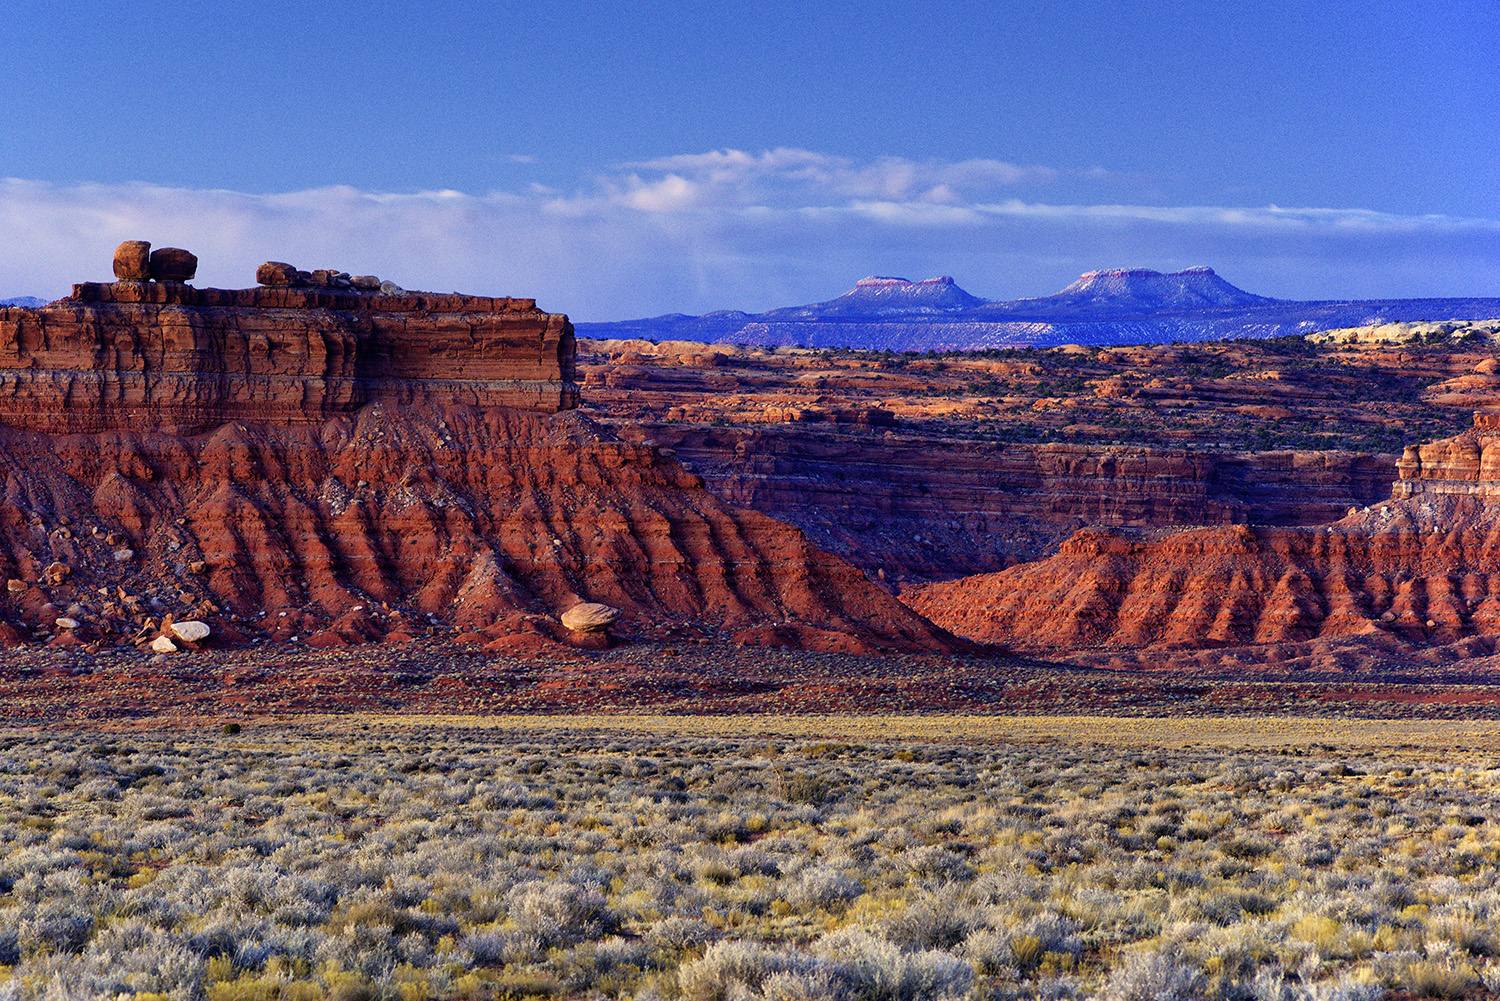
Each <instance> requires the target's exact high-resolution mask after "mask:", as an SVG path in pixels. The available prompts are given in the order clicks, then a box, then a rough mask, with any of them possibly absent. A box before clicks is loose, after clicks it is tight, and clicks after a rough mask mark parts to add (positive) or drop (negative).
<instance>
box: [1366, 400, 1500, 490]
mask: <svg viewBox="0 0 1500 1001" xmlns="http://www.w3.org/2000/svg"><path fill="white" fill-rule="evenodd" d="M1396 466H1397V468H1398V470H1399V471H1400V474H1401V478H1400V479H1399V480H1398V481H1397V482H1396V485H1395V487H1394V489H1393V491H1392V496H1393V497H1396V498H1398V499H1399V498H1407V497H1441V496H1460V497H1495V498H1500V413H1477V414H1475V415H1474V427H1473V428H1472V429H1470V430H1469V431H1467V432H1465V433H1464V434H1461V435H1457V436H1455V437H1452V438H1445V439H1443V440H1442V441H1435V442H1430V443H1428V444H1425V445H1414V446H1410V447H1408V448H1407V449H1406V452H1405V454H1404V455H1402V456H1401V461H1400V462H1398V463H1397V464H1396Z"/></svg>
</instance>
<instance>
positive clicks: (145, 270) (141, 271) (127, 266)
mask: <svg viewBox="0 0 1500 1001" xmlns="http://www.w3.org/2000/svg"><path fill="white" fill-rule="evenodd" d="M115 277H116V278H118V279H120V281H123V282H143V281H147V280H149V279H150V278H151V243H150V241H149V240H126V241H125V242H124V243H122V244H120V245H119V246H118V247H116V248H115Z"/></svg>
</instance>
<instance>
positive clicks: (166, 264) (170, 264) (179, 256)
mask: <svg viewBox="0 0 1500 1001" xmlns="http://www.w3.org/2000/svg"><path fill="white" fill-rule="evenodd" d="M197 273H198V258H197V256H196V255H194V254H190V253H188V252H187V251H186V250H183V249H182V248H180V247H162V248H160V249H159V250H153V251H151V277H152V279H153V280H155V281H159V282H190V281H192V280H193V276H194V275H196V274H197Z"/></svg>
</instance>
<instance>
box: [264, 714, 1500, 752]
mask: <svg viewBox="0 0 1500 1001" xmlns="http://www.w3.org/2000/svg"><path fill="white" fill-rule="evenodd" d="M376 721H378V724H377V725H379V726H383V727H385V726H388V727H396V728H400V729H413V728H426V727H444V728H476V729H480V730H494V731H524V730H538V731H550V730H561V729H565V730H581V731H595V732H600V733H623V734H637V735H653V734H672V735H677V734H681V735H696V736H724V737H744V738H749V737H789V738H808V739H811V738H818V737H823V738H827V739H838V740H851V739H863V740H871V739H880V740H896V741H903V740H905V741H934V740H941V741H960V742H969V741H974V742H992V743H1017V744H1027V743H1044V742H1048V741H1061V742H1065V743H1080V744H1100V745H1103V746H1106V747H1151V748H1204V749H1213V750H1231V749H1233V750H1252V749H1276V750H1279V749H1283V748H1292V749H1296V748H1305V749H1312V748H1319V749H1324V750H1330V751H1332V750H1339V751H1368V752H1420V753H1423V754H1432V753H1442V752H1447V751H1452V752H1455V753H1461V754H1467V753H1473V752H1486V753H1500V721H1491V720H1477V721H1476V720H1423V719H1343V718H1335V719H1329V718H1313V717H1288V716H1258V717H1245V716H1234V717H1207V716H1204V717H1196V716H1171V717H1166V716H1157V717H1142V716H1130V717H1121V716H978V715H947V714H923V715H913V714H892V715H886V716H854V715H839V714H829V715H815V716H814V715H808V716H787V715H780V716H776V715H734V716H661V715H652V714H582V713H580V714H566V715H563V714H532V715H504V716H464V715H430V716H429V715H399V714H398V715H391V716H379V717H358V716H356V717H352V718H351V717H347V716H329V717H321V718H318V717H313V718H307V719H306V720H305V723H306V724H308V725H314V726H318V727H327V728H331V729H337V730H350V729H356V730H357V729H358V728H359V727H362V726H366V725H369V724H370V723H372V722H376ZM272 725H274V726H280V725H282V724H280V723H276V724H272Z"/></svg>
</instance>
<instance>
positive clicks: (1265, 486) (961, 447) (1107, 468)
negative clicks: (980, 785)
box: [621, 423, 1396, 583]
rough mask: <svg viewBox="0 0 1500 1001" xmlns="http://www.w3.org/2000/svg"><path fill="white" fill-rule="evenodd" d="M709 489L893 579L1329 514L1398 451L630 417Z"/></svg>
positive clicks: (1367, 486)
mask: <svg viewBox="0 0 1500 1001" xmlns="http://www.w3.org/2000/svg"><path fill="white" fill-rule="evenodd" d="M621 433H622V434H624V435H629V436H638V437H640V436H649V438H650V439H651V440H652V441H654V442H655V443H656V444H658V445H660V446H663V447H667V448H671V449H673V450H674V452H675V454H676V455H677V457H678V458H679V459H680V460H682V461H683V462H684V463H686V464H687V465H688V466H689V467H690V468H692V469H693V471H694V472H697V473H699V474H701V475H702V476H703V477H704V479H705V480H706V481H707V483H708V486H709V488H710V489H712V490H714V491H715V492H717V493H718V494H719V495H720V496H722V497H724V498H725V499H726V500H728V501H730V502H731V503H734V504H739V505H742V506H745V507H750V508H754V509H755V510H757V511H761V512H763V513H765V514H769V515H771V516H773V517H776V518H781V519H784V520H786V521H789V522H791V523H792V524H794V525H797V526H798V527H799V528H801V529H802V530H803V531H805V532H807V533H809V535H811V536H812V537H813V539H814V541H816V542H817V543H818V545H820V546H823V547H824V548H827V549H830V550H831V551H833V552H836V553H839V554H840V555H843V556H845V557H846V558H848V559H851V560H853V561H854V562H856V563H858V564H859V565H861V566H863V567H865V568H866V569H867V570H870V571H872V572H874V571H885V572H886V574H887V576H888V578H889V579H891V580H893V581H907V582H912V583H920V582H928V581H933V580H941V579H945V578H951V577H956V576H964V575H968V574H974V573H981V572H986V571H992V570H998V569H1001V568H1003V567H1005V566H1008V565H1010V564H1013V563H1016V562H1017V561H1020V560H1029V559H1035V558H1037V557H1038V556H1040V555H1042V554H1043V553H1046V552H1052V551H1054V550H1055V548H1056V546H1057V545H1058V543H1060V542H1061V541H1062V540H1063V539H1064V538H1066V537H1067V536H1068V535H1069V534H1071V533H1072V532H1073V531H1075V530H1076V529H1078V528H1080V527H1082V526H1083V525H1113V526H1121V527H1143V528H1162V527H1186V526H1199V525H1226V524H1236V523H1247V522H1253V523H1261V524H1273V525H1307V524H1319V523H1325V522H1328V521H1332V520H1334V519H1337V518H1339V517H1342V516H1343V515H1344V514H1345V512H1347V511H1348V510H1349V508H1350V507H1353V506H1365V505H1369V504H1372V503H1376V502H1378V501H1380V500H1383V499H1385V498H1386V497H1388V496H1389V495H1390V489H1391V488H1390V484H1391V481H1392V480H1393V479H1394V478H1395V476H1396V470H1395V458H1396V457H1395V456H1393V455H1370V454H1365V453H1348V452H1311V451H1307V452H1292V451H1286V452H1263V453H1250V452H1213V451H1196V450H1192V449H1171V448H1152V447H1144V446H1125V445H1114V446H1105V445H1073V444H1031V443H1016V442H1012V443H998V442H987V441H981V440H962V439H951V438H936V437H927V436H922V435H912V434H897V435H886V436H882V437H880V438H872V437H869V436H856V435H837V434H819V433H816V432H809V431H807V430H804V429H801V428H790V429H789V428H785V427H778V426H768V427H765V428H718V427H713V426H710V425H688V424H670V423H658V424H652V425H649V426H647V427H645V428H640V429H637V428H634V427H632V426H630V425H625V426H622V427H621Z"/></svg>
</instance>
